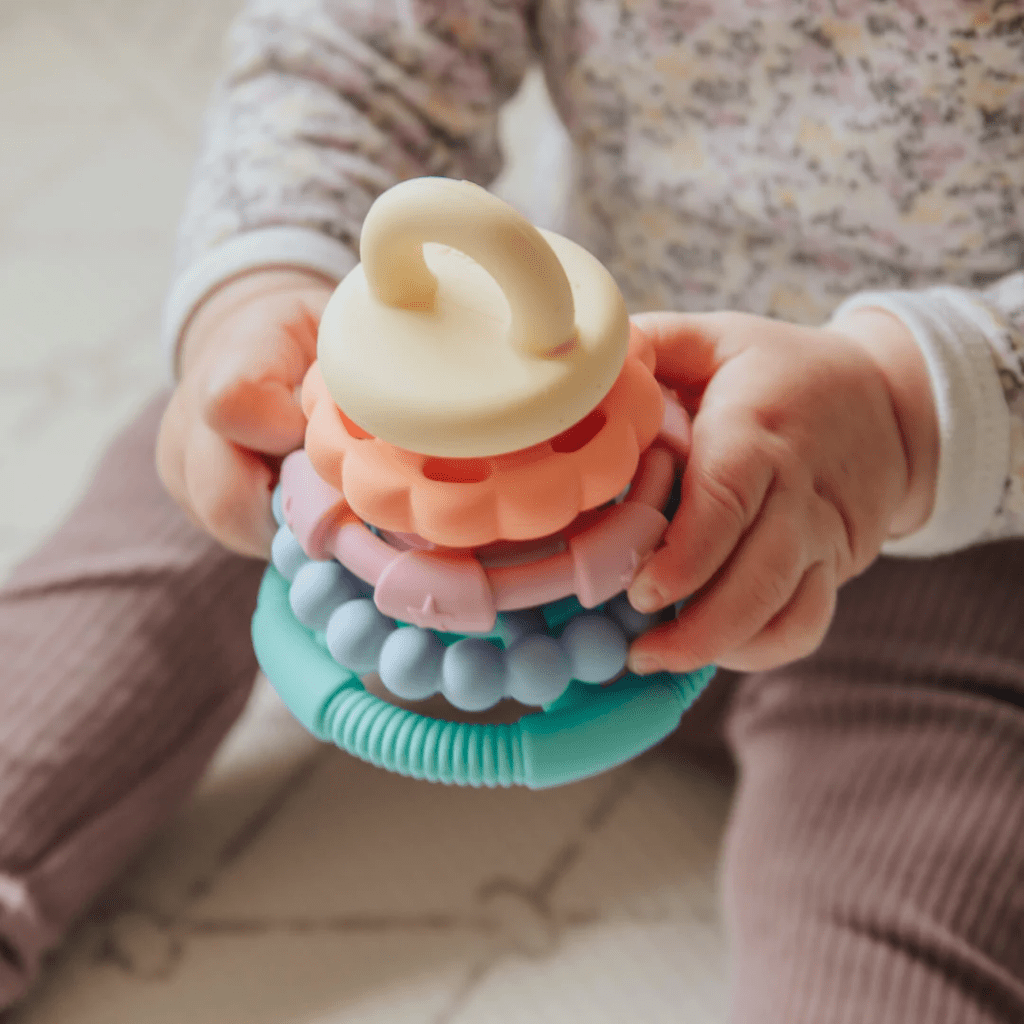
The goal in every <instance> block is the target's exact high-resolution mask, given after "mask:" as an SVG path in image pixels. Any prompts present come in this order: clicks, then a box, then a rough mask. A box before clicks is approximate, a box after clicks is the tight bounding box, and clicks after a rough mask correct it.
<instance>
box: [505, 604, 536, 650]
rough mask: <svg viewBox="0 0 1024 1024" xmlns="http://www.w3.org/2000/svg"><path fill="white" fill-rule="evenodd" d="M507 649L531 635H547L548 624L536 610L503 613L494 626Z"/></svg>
mask: <svg viewBox="0 0 1024 1024" xmlns="http://www.w3.org/2000/svg"><path fill="white" fill-rule="evenodd" d="M494 630H495V632H496V633H497V634H498V635H499V636H500V637H501V640H502V643H504V645H505V647H506V648H509V647H511V646H512V645H513V644H515V643H517V642H518V641H519V640H522V638H523V637H524V636H529V635H530V634H531V633H546V632H547V623H546V622H545V621H544V616H543V615H541V613H540V611H538V609H536V608H524V609H523V610H522V611H517V612H502V613H501V614H500V615H499V616H498V621H497V622H496V623H495V625H494Z"/></svg>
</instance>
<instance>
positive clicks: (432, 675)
mask: <svg viewBox="0 0 1024 1024" xmlns="http://www.w3.org/2000/svg"><path fill="white" fill-rule="evenodd" d="M443 657H444V646H443V645H442V643H441V641H440V640H438V638H437V637H436V636H434V634H433V633H431V632H428V631H427V630H425V629H420V628H419V626H402V627H401V628H400V629H396V630H395V631H394V632H393V633H392V634H391V635H390V636H389V637H388V638H387V639H386V640H385V641H384V646H383V647H382V648H381V651H380V661H379V663H378V665H377V673H378V674H379V675H380V679H381V682H382V683H383V684H384V685H385V686H386V687H387V688H388V689H389V690H390V691H391V692H392V693H393V694H394V695H395V696H396V697H401V698H402V699H403V700H424V699H425V698H427V697H430V696H433V694H435V693H437V691H438V690H439V689H440V687H441V659H442V658H443Z"/></svg>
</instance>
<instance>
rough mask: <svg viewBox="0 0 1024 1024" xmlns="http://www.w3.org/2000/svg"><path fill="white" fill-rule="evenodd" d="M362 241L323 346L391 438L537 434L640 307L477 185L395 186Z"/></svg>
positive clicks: (352, 398) (605, 367) (583, 410)
mask: <svg viewBox="0 0 1024 1024" xmlns="http://www.w3.org/2000/svg"><path fill="white" fill-rule="evenodd" d="M360 255H361V257H362V263H360V264H359V265H358V266H357V267H356V268H355V269H353V270H352V271H351V273H349V274H348V275H347V276H346V277H345V279H344V280H343V281H342V283H341V284H340V285H339V286H338V288H337V290H336V291H335V293H334V295H333V296H332V297H331V300H330V302H329V303H328V304H327V308H326V309H325V310H324V314H323V319H322V320H321V324H320V335H319V343H318V349H317V357H318V359H319V363H320V371H321V373H322V375H323V378H324V382H325V383H326V385H327V389H328V390H329V391H330V393H331V397H332V398H333V399H334V401H335V402H336V403H337V405H338V406H339V408H340V409H341V410H342V411H343V412H344V413H345V415H346V416H348V417H349V418H350V419H351V420H352V421H353V422H354V423H356V424H358V425H359V426H360V427H362V428H363V429H364V430H366V431H368V432H369V433H371V434H373V435H374V436H376V437H379V438H381V439H383V440H385V441H388V442H389V443H391V444H394V445H397V446H399V447H401V448H405V449H407V450H409V451H414V452H419V453H421V454H423V455H432V456H441V457H448V458H473V457H482V456H489V455H500V454H504V453H505V452H510V451H516V450H518V449H521V448H528V447H530V446H531V445H534V444H538V443H540V442H541V441H545V440H548V439H549V438H552V437H554V436H556V435H557V434H560V433H561V432H562V431H563V430H565V429H567V428H568V427H570V426H572V425H573V424H574V423H576V422H578V421H579V420H581V419H583V417H584V416H586V415H587V413H589V412H590V411H591V410H592V409H593V408H594V407H595V406H596V405H597V404H598V403H599V402H600V401H601V400H602V399H603V398H604V397H605V395H606V394H607V393H608V391H609V390H610V389H611V386H612V385H613V384H614V383H615V379H616V378H617V377H618V375H619V371H620V370H621V369H622V365H623V363H624V361H625V358H626V348H627V342H628V337H629V318H628V316H627V313H626V306H625V303H624V301H623V299H622V295H621V293H620V292H619V289H618V287H617V285H616V284H615V282H614V280H613V279H612V277H611V275H610V274H609V273H608V271H606V270H605V269H604V267H603V266H602V265H601V264H600V263H599V262H598V261H597V260H596V259H595V258H594V257H593V256H591V255H590V254H589V253H588V252H587V251H586V250H585V249H582V248H581V247H580V246H578V245H576V244H575V243H573V242H570V241H568V240H567V239H565V238H562V237H561V236H559V235H556V234H553V233H550V232H540V231H538V230H537V229H536V228H535V227H533V225H532V224H530V223H529V221H527V220H526V219H525V218H524V217H523V216H522V215H521V214H519V213H518V212H517V211H516V210H514V209H513V208H512V207H511V206H509V205H508V204H507V203H504V202H502V201H501V200H500V199H497V198H495V197H494V196H492V195H491V194H490V193H489V192H487V191H486V190H485V189H483V188H481V187H480V186H478V185H474V184H471V183H470V182H466V181H453V180H451V179H446V178H416V179H413V180H410V181H405V182H402V183H401V184H398V185H396V186H394V187H393V188H391V189H389V190H388V191H387V192H385V193H384V194H383V195H381V196H380V198H379V199H377V201H376V202H375V203H374V204H373V206H372V207H371V209H370V211H369V213H368V214H367V216H366V220H365V221H364V223H363V230H362V235H361V238H360Z"/></svg>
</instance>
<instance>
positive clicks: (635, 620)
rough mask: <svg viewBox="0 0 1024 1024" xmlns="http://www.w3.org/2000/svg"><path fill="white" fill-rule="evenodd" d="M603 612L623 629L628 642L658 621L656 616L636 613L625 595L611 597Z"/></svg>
mask: <svg viewBox="0 0 1024 1024" xmlns="http://www.w3.org/2000/svg"><path fill="white" fill-rule="evenodd" d="M605 612H607V614H608V615H610V616H611V617H612V618H613V619H614V620H615V621H616V622H617V623H618V624H619V625H620V626H621V627H622V628H623V630H624V631H625V633H626V636H628V637H629V639H630V640H632V639H633V638H634V637H638V636H639V635H640V634H641V633H646V632H647V630H649V629H650V628H651V627H652V626H653V625H654V624H655V623H656V622H657V621H658V616H657V615H649V614H647V613H646V612H638V611H637V610H636V609H635V608H634V607H633V606H632V605H631V604H630V603H629V598H628V597H626V595H625V594H619V595H618V596H617V597H613V598H612V599H611V601H609V602H608V604H607V605H606V606H605Z"/></svg>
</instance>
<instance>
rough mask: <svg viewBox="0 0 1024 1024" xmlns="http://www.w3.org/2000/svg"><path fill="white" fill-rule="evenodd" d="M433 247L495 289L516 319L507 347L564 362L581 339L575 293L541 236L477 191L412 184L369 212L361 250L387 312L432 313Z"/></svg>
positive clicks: (438, 181)
mask: <svg viewBox="0 0 1024 1024" xmlns="http://www.w3.org/2000/svg"><path fill="white" fill-rule="evenodd" d="M425 242H436V243H439V244H441V245H449V246H451V247H452V248H453V249H458V250H459V251H460V252H463V253H465V254H466V255H467V256H469V257H471V258H472V259H474V260H476V262H477V263H479V264H480V265H481V266H482V267H483V268H484V269H485V270H486V271H487V272H488V273H489V274H490V275H491V277H493V278H494V280H495V281H496V282H497V284H498V286H499V287H500V288H501V290H502V291H503V292H504V294H505V298H506V299H507V300H508V304H509V308H510V310H511V313H512V321H511V325H510V327H509V337H508V341H509V343H510V344H511V345H512V347H513V348H514V349H515V350H516V351H517V352H519V353H520V354H522V355H530V356H541V357H543V356H549V355H554V354H558V355H561V354H563V353H564V352H565V351H566V349H567V348H569V347H571V345H572V343H573V342H574V341H575V339H576V313H575V307H574V305H573V298H572V289H571V288H570V286H569V279H568V278H567V277H566V275H565V271H564V270H563V268H562V264H561V263H560V262H559V260H558V257H557V256H556V255H555V254H554V251H553V250H552V248H551V246H550V245H548V243H547V242H546V241H545V240H544V237H543V236H542V235H541V233H540V232H539V231H538V230H537V229H536V228H535V227H534V226H533V225H532V224H531V223H530V222H529V221H528V220H526V218H525V217H523V216H521V215H520V214H519V213H517V212H516V211H515V210H513V209H512V208H511V207H510V206H508V205H506V204H505V203H503V202H502V201H501V200H500V199H498V198H496V197H495V196H492V195H491V194H490V193H489V192H487V191H486V190H485V189H483V188H480V186H479V185H474V184H473V183H472V182H468V181H455V180H453V179H451V178H414V179H411V180H409V181H404V182H402V183H400V184H398V185H396V186H394V188H391V189H389V190H388V191H387V192H385V193H384V194H383V195H381V196H380V197H379V198H378V199H377V201H376V202H375V203H374V204H373V206H371V207H370V211H369V213H367V215H366V219H365V220H364V221H363V230H362V235H361V238H360V242H359V255H360V258H361V260H362V264H363V270H364V272H365V274H366V280H367V282H368V283H369V286H370V288H371V289H372V291H373V293H374V294H375V295H376V297H377V298H378V299H379V300H380V301H381V302H383V303H384V304H385V305H388V306H397V307H399V308H403V309H413V310H425V311H429V310H431V309H433V308H434V301H435V297H436V294H437V279H436V278H435V277H434V275H433V274H432V273H431V272H430V270H429V269H428V268H427V264H426V262H425V260H424V259H423V244H424V243H425Z"/></svg>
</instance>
